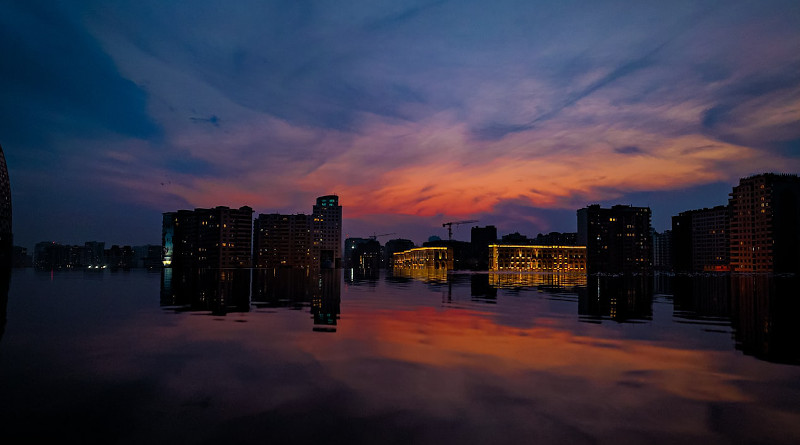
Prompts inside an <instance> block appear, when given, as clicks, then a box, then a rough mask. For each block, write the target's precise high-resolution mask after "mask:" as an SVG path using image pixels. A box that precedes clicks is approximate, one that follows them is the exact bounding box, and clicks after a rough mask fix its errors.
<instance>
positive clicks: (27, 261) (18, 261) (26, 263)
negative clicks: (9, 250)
mask: <svg viewBox="0 0 800 445" xmlns="http://www.w3.org/2000/svg"><path fill="white" fill-rule="evenodd" d="M13 255H14V256H13V258H12V262H11V263H12V264H11V266H12V267H32V266H33V255H29V254H28V248H27V247H22V246H14V254H13Z"/></svg>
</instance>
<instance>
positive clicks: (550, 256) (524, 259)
mask: <svg viewBox="0 0 800 445" xmlns="http://www.w3.org/2000/svg"><path fill="white" fill-rule="evenodd" d="M489 256H490V260H489V270H491V271H519V272H522V271H526V272H527V271H531V272H586V247H584V246H528V245H513V244H491V245H489Z"/></svg>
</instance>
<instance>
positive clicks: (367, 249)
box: [344, 238, 383, 271]
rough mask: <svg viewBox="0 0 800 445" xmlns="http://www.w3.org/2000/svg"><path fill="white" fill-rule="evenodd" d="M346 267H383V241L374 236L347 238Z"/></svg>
mask: <svg viewBox="0 0 800 445" xmlns="http://www.w3.org/2000/svg"><path fill="white" fill-rule="evenodd" d="M344 244H345V267H347V268H348V269H369V270H375V271H377V270H378V269H380V267H381V260H382V255H383V253H382V250H381V243H379V242H378V240H375V239H372V238H347V239H346V240H345V243H344Z"/></svg>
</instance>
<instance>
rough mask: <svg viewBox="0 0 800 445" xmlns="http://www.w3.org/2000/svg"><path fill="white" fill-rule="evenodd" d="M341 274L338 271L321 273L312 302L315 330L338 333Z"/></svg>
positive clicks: (323, 271)
mask: <svg viewBox="0 0 800 445" xmlns="http://www.w3.org/2000/svg"><path fill="white" fill-rule="evenodd" d="M340 280H341V274H340V273H339V271H338V270H330V269H328V270H325V269H323V270H322V271H320V276H319V280H318V288H317V289H318V290H317V292H315V293H314V294H313V297H312V300H311V315H312V316H313V317H314V330H315V331H319V332H336V324H337V320H338V319H339V313H340V312H341V301H342V298H341V292H342V286H341V281H340Z"/></svg>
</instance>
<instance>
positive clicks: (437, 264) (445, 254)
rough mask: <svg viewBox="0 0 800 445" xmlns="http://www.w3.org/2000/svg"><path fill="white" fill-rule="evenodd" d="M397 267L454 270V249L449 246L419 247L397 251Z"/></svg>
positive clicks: (395, 255)
mask: <svg viewBox="0 0 800 445" xmlns="http://www.w3.org/2000/svg"><path fill="white" fill-rule="evenodd" d="M394 265H395V268H398V267H399V268H401V269H434V270H440V269H441V270H445V271H446V270H453V249H450V248H449V247H417V248H414V249H409V250H405V251H402V252H396V253H395V254H394Z"/></svg>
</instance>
